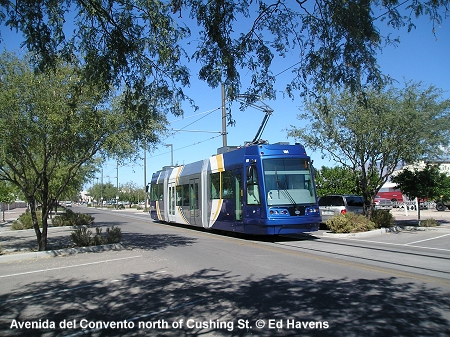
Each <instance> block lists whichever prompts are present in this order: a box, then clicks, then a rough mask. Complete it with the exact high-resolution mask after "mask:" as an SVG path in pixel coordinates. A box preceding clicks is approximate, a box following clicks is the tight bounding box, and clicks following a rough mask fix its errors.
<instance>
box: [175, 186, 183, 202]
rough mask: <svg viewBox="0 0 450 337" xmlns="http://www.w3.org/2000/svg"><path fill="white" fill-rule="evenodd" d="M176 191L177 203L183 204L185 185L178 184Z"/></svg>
mask: <svg viewBox="0 0 450 337" xmlns="http://www.w3.org/2000/svg"><path fill="white" fill-rule="evenodd" d="M176 193H177V196H176V200H177V203H176V205H177V206H182V200H183V186H182V185H178V186H177V187H176Z"/></svg>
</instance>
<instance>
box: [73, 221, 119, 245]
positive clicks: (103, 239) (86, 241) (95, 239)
mask: <svg viewBox="0 0 450 337" xmlns="http://www.w3.org/2000/svg"><path fill="white" fill-rule="evenodd" d="M70 238H71V239H72V241H73V243H74V244H75V246H77V247H87V246H98V245H104V244H110V243H119V242H120V240H121V239H122V231H121V230H120V228H119V227H114V226H112V227H111V228H109V227H108V228H107V229H106V235H103V234H102V229H101V228H100V227H97V228H96V229H95V235H94V236H93V233H92V231H91V230H90V229H88V228H87V227H79V228H77V229H75V230H74V231H73V232H72V233H71V234H70Z"/></svg>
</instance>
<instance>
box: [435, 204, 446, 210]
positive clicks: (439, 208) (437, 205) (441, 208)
mask: <svg viewBox="0 0 450 337" xmlns="http://www.w3.org/2000/svg"><path fill="white" fill-rule="evenodd" d="M446 208H447V207H445V205H444V203H443V202H437V203H436V209H437V210H438V211H439V212H443V211H445V209H446Z"/></svg>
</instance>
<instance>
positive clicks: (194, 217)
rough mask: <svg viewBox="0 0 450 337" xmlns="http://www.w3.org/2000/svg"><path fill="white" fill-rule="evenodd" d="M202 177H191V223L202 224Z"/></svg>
mask: <svg viewBox="0 0 450 337" xmlns="http://www.w3.org/2000/svg"><path fill="white" fill-rule="evenodd" d="M199 181H200V179H199V178H195V179H189V213H190V221H189V222H190V224H191V225H199V226H201V224H202V221H201V220H202V219H201V211H200V209H199V193H198V184H199Z"/></svg>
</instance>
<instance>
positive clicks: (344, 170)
mask: <svg viewBox="0 0 450 337" xmlns="http://www.w3.org/2000/svg"><path fill="white" fill-rule="evenodd" d="M358 177H359V175H358V172H355V171H353V170H351V169H350V168H348V167H341V166H336V167H326V166H322V168H321V169H320V170H317V171H316V179H315V180H316V189H317V194H318V195H319V196H324V195H327V194H359V193H360V192H359V191H360V189H359V188H358V183H357V182H358Z"/></svg>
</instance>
